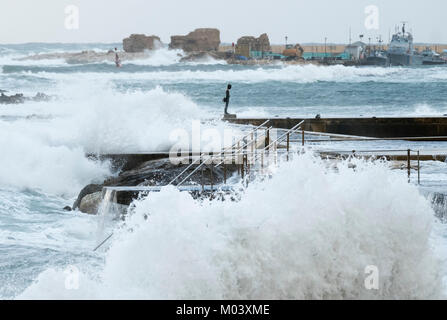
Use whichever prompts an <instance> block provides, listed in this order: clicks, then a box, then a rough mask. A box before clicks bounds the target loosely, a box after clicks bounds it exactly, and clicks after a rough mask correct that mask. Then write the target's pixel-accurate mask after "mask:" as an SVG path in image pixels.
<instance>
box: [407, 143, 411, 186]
mask: <svg viewBox="0 0 447 320" xmlns="http://www.w3.org/2000/svg"><path fill="white" fill-rule="evenodd" d="M410 151H411V150H410V149H408V150H407V173H408V182H410V173H411V163H410V156H411V155H410Z"/></svg>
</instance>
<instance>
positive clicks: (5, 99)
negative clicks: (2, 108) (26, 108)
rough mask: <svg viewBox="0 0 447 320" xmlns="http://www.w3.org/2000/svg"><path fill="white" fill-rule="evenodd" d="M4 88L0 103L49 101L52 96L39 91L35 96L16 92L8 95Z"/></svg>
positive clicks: (0, 95)
mask: <svg viewBox="0 0 447 320" xmlns="http://www.w3.org/2000/svg"><path fill="white" fill-rule="evenodd" d="M4 92H6V91H4V90H2V91H1V94H0V104H19V103H24V102H25V101H36V102H39V101H49V100H51V97H50V96H48V95H46V94H44V93H41V92H38V93H37V94H36V95H35V96H34V97H25V96H24V95H23V94H22V93H16V94H14V95H10V96H8V95H6V94H4Z"/></svg>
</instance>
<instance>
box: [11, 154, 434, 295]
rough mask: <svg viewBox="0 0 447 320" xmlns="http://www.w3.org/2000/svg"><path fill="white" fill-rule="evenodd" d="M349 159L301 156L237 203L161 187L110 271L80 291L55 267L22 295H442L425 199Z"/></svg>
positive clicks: (118, 246)
mask: <svg viewBox="0 0 447 320" xmlns="http://www.w3.org/2000/svg"><path fill="white" fill-rule="evenodd" d="M351 165H352V163H351ZM354 165H355V169H352V168H351V167H350V166H349V165H348V163H347V162H343V163H340V164H339V165H338V168H337V170H334V169H333V168H328V167H327V166H326V164H325V163H323V162H322V160H319V159H315V158H313V157H312V156H310V155H304V156H300V157H298V158H297V159H295V160H293V161H291V162H289V163H286V164H283V166H282V167H280V168H279V169H278V171H277V172H276V173H275V175H274V176H273V178H272V179H270V180H268V181H264V182H257V183H255V184H252V185H251V186H250V187H249V188H248V189H247V190H246V191H245V192H244V194H243V195H242V198H241V200H240V201H238V202H233V201H225V202H222V201H204V202H199V201H196V200H193V199H192V198H191V197H190V196H189V195H188V194H186V193H180V192H178V191H177V190H176V189H175V188H173V187H170V188H165V189H163V190H162V192H160V193H158V194H151V195H150V196H148V197H147V198H144V199H142V200H139V201H136V202H135V203H134V207H133V209H131V211H130V214H131V215H130V217H128V219H127V222H126V223H125V224H124V225H122V227H121V229H120V230H119V231H117V232H116V233H115V236H114V238H112V239H113V241H112V243H111V247H110V248H109V250H108V251H107V253H106V259H105V265H104V267H103V268H102V267H101V268H99V269H94V270H92V269H89V270H86V269H84V270H83V269H82V266H80V267H79V268H80V269H81V270H80V271H81V274H80V276H79V289H78V290H66V289H65V288H64V283H65V281H66V274H64V273H63V272H62V271H60V270H55V269H48V270H46V271H45V272H43V273H41V274H40V275H39V276H38V277H37V279H36V281H35V282H34V283H33V284H32V285H30V286H29V287H28V288H27V289H26V290H25V291H24V292H23V293H22V294H21V295H19V296H18V298H19V299H30V298H49V299H51V298H57V299H60V298H74V299H89V298H93V299H97V298H112V299H121V298H124V299H130V298H136V299H222V298H224V299H342V298H344V299H369V298H372V299H421V298H441V297H442V290H443V287H442V286H443V285H442V277H441V262H440V261H439V260H438V257H437V255H436V254H435V253H434V252H433V249H432V245H433V243H432V242H436V241H438V240H439V239H437V238H436V237H435V236H434V235H433V227H434V223H435V222H434V217H433V211H432V209H431V207H430V204H429V202H428V201H427V200H426V199H425V198H424V197H423V196H421V195H420V194H419V192H418V190H417V188H416V187H415V186H413V185H410V184H408V183H407V181H406V179H405V177H403V175H400V174H399V173H396V172H391V171H390V170H389V169H388V168H387V167H386V165H385V164H382V163H376V164H372V163H368V162H362V161H356V162H355V163H354ZM146 217H147V219H146ZM370 265H373V266H377V268H378V270H379V289H378V290H367V289H366V288H365V285H364V283H365V278H366V276H367V274H365V267H367V266H370Z"/></svg>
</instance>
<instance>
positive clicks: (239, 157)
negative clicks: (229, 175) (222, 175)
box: [235, 142, 241, 175]
mask: <svg viewBox="0 0 447 320" xmlns="http://www.w3.org/2000/svg"><path fill="white" fill-rule="evenodd" d="M235 153H236V166H237V174H238V175H240V174H241V168H240V166H239V165H240V164H241V161H240V159H241V155H240V153H239V142H238V143H237V149H236V151H235Z"/></svg>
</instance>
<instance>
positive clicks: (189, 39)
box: [169, 28, 220, 52]
mask: <svg viewBox="0 0 447 320" xmlns="http://www.w3.org/2000/svg"><path fill="white" fill-rule="evenodd" d="M219 45H220V31H219V30H218V29H213V28H201V29H196V30H194V31H192V32H190V33H188V34H187V35H186V36H171V43H170V44H169V48H170V49H182V50H183V51H185V52H193V51H218V50H219Z"/></svg>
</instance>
